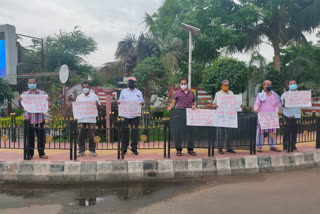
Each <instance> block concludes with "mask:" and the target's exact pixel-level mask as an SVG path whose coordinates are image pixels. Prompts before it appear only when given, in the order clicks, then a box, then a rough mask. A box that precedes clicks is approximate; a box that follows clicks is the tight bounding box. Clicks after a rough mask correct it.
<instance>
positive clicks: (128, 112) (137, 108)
mask: <svg viewBox="0 0 320 214" xmlns="http://www.w3.org/2000/svg"><path fill="white" fill-rule="evenodd" d="M119 102H120V104H119V105H118V112H119V116H120V117H140V116H141V104H140V103H141V101H119Z"/></svg>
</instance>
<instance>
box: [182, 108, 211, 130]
mask: <svg viewBox="0 0 320 214" xmlns="http://www.w3.org/2000/svg"><path fill="white" fill-rule="evenodd" d="M186 111H187V126H213V112H214V111H212V110H207V109H195V110H192V109H191V108H187V109H186Z"/></svg>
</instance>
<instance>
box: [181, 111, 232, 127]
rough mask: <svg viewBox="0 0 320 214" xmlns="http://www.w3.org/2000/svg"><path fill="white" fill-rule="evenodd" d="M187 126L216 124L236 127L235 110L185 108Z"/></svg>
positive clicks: (217, 125)
mask: <svg viewBox="0 0 320 214" xmlns="http://www.w3.org/2000/svg"><path fill="white" fill-rule="evenodd" d="M186 114H187V126H216V127H225V128H238V114H237V112H229V111H227V112H226V111H215V110H207V109H196V110H192V109H191V108H188V109H186Z"/></svg>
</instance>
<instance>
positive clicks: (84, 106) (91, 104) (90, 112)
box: [72, 101, 98, 120]
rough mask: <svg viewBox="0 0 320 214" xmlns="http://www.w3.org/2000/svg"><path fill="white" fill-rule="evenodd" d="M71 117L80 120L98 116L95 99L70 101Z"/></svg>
mask: <svg viewBox="0 0 320 214" xmlns="http://www.w3.org/2000/svg"><path fill="white" fill-rule="evenodd" d="M72 110H73V117H74V118H76V119H78V120H80V119H84V118H91V117H97V116H98V109H97V103H96V101H84V102H73V103H72Z"/></svg>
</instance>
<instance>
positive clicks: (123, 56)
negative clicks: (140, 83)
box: [115, 34, 137, 76]
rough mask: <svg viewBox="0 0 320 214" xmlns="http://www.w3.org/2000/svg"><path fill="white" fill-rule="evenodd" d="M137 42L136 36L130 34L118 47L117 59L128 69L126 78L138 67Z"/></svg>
mask: <svg viewBox="0 0 320 214" xmlns="http://www.w3.org/2000/svg"><path fill="white" fill-rule="evenodd" d="M136 46H137V41H136V39H135V35H132V34H128V35H127V36H126V37H125V38H124V39H122V40H121V41H120V42H119V43H118V46H117V50H116V53H115V57H116V59H120V60H121V61H122V63H123V65H124V67H125V69H126V76H130V75H131V74H132V73H133V68H134V67H136V65H137V48H136Z"/></svg>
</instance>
